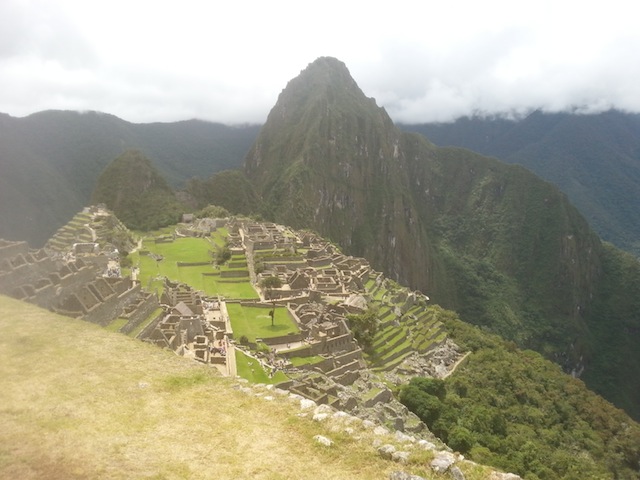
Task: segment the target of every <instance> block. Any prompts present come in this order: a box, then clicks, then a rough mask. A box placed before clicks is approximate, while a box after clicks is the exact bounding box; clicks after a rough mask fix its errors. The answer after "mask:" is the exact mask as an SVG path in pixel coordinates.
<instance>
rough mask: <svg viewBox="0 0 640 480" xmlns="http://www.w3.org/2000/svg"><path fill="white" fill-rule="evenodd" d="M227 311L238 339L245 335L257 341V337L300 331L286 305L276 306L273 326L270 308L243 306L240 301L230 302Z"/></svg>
mask: <svg viewBox="0 0 640 480" xmlns="http://www.w3.org/2000/svg"><path fill="white" fill-rule="evenodd" d="M227 311H228V312H229V318H230V320H231V328H233V337H234V338H236V339H238V338H240V337H241V336H243V335H244V336H246V337H247V338H248V339H249V341H250V342H255V341H256V338H271V337H279V336H281V335H286V334H288V333H289V332H294V333H298V332H299V330H298V327H297V326H296V324H295V323H294V321H293V319H291V317H290V316H289V314H288V313H287V310H286V308H284V307H276V310H275V318H274V325H273V326H272V325H271V317H270V316H269V311H270V309H268V308H259V307H243V306H242V305H240V304H238V303H228V304H227Z"/></svg>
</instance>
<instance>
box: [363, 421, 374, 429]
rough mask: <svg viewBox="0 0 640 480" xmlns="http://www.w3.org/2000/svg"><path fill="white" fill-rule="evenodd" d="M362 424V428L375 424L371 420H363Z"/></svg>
mask: <svg viewBox="0 0 640 480" xmlns="http://www.w3.org/2000/svg"><path fill="white" fill-rule="evenodd" d="M362 426H363V427H364V428H374V427H375V426H376V424H375V423H373V422H372V421H371V420H365V421H363V422H362Z"/></svg>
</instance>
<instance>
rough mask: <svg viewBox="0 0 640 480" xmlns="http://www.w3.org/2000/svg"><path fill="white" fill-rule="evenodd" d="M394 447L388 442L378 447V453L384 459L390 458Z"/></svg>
mask: <svg viewBox="0 0 640 480" xmlns="http://www.w3.org/2000/svg"><path fill="white" fill-rule="evenodd" d="M395 451H396V447H394V446H393V445H389V444H388V443H387V444H385V445H382V446H381V447H380V448H378V454H379V455H380V456H381V457H382V458H384V459H385V460H391V456H392V455H393V454H394V453H395Z"/></svg>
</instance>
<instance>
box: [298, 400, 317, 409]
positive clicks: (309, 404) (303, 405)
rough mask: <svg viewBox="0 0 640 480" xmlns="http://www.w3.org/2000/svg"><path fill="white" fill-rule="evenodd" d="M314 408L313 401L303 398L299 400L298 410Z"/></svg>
mask: <svg viewBox="0 0 640 480" xmlns="http://www.w3.org/2000/svg"><path fill="white" fill-rule="evenodd" d="M315 406H316V402H314V401H313V400H309V399H308V398H303V399H301V400H300V410H308V409H310V408H314V407H315Z"/></svg>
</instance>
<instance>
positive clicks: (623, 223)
mask: <svg viewBox="0 0 640 480" xmlns="http://www.w3.org/2000/svg"><path fill="white" fill-rule="evenodd" d="M401 128H402V129H403V130H406V131H414V132H419V133H421V134H423V135H425V136H426V137H427V138H428V139H429V140H431V141H433V142H435V143H436V144H438V145H455V146H460V147H465V148H469V149H471V150H474V151H476V152H480V153H483V154H485V155H491V156H495V157H497V158H500V159H501V160H503V161H505V162H508V163H518V164H521V165H524V166H525V167H527V168H529V169H531V170H532V171H534V172H536V173H537V174H538V175H540V176H541V177H542V178H546V179H547V180H549V181H551V182H553V183H554V184H556V185H557V186H558V187H559V188H560V189H561V190H562V191H563V192H565V193H566V194H567V195H568V197H569V198H570V199H571V201H572V203H573V204H574V205H575V206H576V207H577V208H578V209H579V210H580V211H581V212H582V214H583V215H584V216H585V217H586V218H587V220H588V221H589V224H590V225H591V226H592V227H593V228H594V229H595V230H596V231H597V232H598V233H599V234H600V236H601V237H602V238H603V239H605V240H607V241H610V242H612V243H614V244H615V245H617V246H618V247H620V248H622V249H624V250H627V251H629V252H631V253H633V254H634V255H636V256H640V115H638V114H627V113H623V112H619V111H615V110H611V111H608V112H603V113H600V114H594V115H576V114H569V113H542V112H534V113H532V114H531V115H529V116H527V117H526V118H524V119H522V120H520V121H512V120H506V119H500V118H477V117H475V118H462V119H459V120H457V121H455V122H453V123H446V124H422V125H401Z"/></svg>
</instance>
